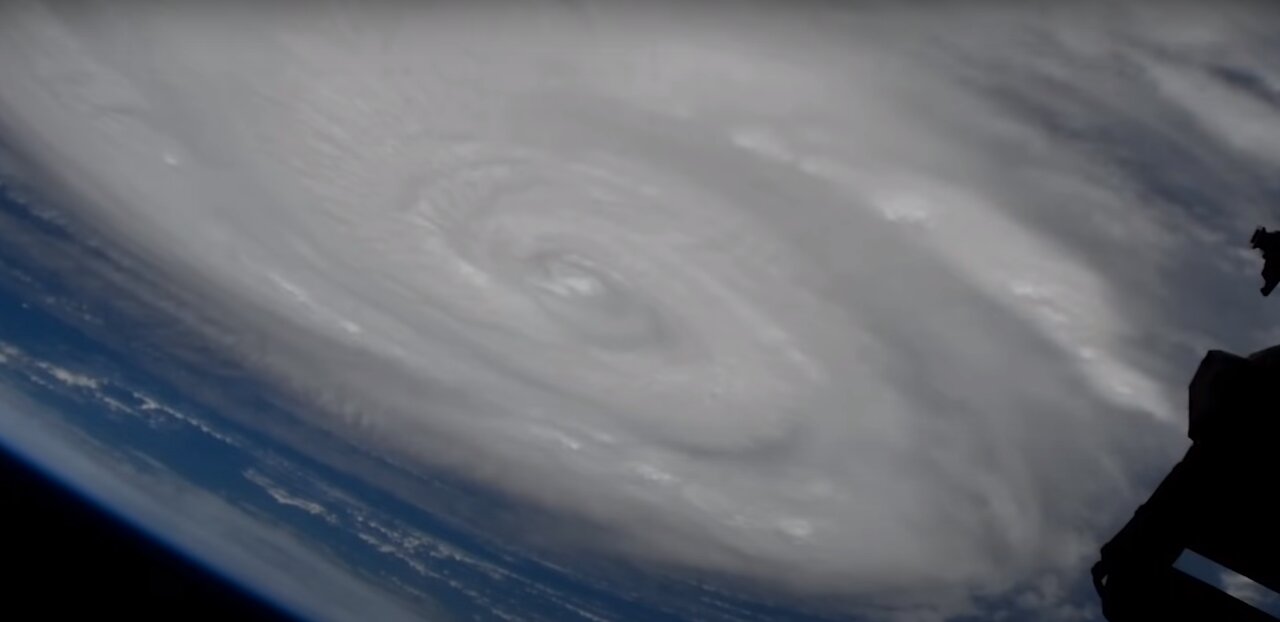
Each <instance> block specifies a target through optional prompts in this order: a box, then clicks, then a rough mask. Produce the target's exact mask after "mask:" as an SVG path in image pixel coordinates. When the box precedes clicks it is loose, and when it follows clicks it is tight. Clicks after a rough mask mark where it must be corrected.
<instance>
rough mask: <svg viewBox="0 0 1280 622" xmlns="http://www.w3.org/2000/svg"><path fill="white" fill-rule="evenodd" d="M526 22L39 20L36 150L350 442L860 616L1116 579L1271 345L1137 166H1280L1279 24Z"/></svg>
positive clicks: (1171, 17)
mask: <svg viewBox="0 0 1280 622" xmlns="http://www.w3.org/2000/svg"><path fill="white" fill-rule="evenodd" d="M512 4H513V5H515V4H519V5H520V6H518V7H517V6H500V5H499V3H482V5H483V6H475V7H473V8H464V7H466V6H467V3H452V4H450V5H446V6H438V7H431V8H428V7H427V6H426V5H423V6H417V5H416V4H414V3H402V4H393V3H387V4H383V5H376V6H374V7H368V6H364V7H361V6H357V5H359V3H351V5H350V6H348V5H347V4H345V3H341V2H338V3H329V4H326V5H325V8H323V9H319V8H316V9H312V8H308V9H306V10H303V9H301V8H297V7H294V8H290V7H291V5H290V4H289V3H276V4H272V5H271V8H269V9H264V8H261V7H258V8H249V7H248V6H247V5H246V6H240V5H239V4H237V3H218V4H217V8H213V7H214V5H208V6H206V5H204V4H197V3H191V4H190V5H185V4H178V5H172V3H170V4H163V5H162V3H157V4H155V5H152V4H150V3H145V2H126V3H104V4H103V5H102V6H99V5H98V4H97V3H86V4H84V5H78V6H77V8H74V9H67V8H65V7H63V6H62V5H59V4H58V3H50V6H43V5H40V4H31V3H23V2H10V3H5V4H4V5H3V7H2V8H0V123H3V124H4V126H5V130H6V132H7V133H9V134H11V135H13V136H17V137H20V139H21V140H20V142H18V144H15V145H12V146H11V147H12V148H13V151H14V152H15V153H17V154H18V155H19V156H21V158H22V159H23V160H24V161H25V162H28V163H33V164H31V166H32V167H34V168H38V169H40V170H41V171H42V172H43V173H45V174H47V175H50V176H53V177H56V178H58V179H59V181H60V183H61V184H62V185H63V186H64V187H65V188H66V189H67V192H68V193H69V194H70V195H71V196H72V197H73V199H74V200H71V201H68V202H67V204H68V205H69V206H71V207H69V208H68V209H67V210H66V211H67V213H66V214H65V218H66V219H67V220H68V221H69V222H71V223H73V224H74V225H75V226H77V227H79V228H81V229H82V230H84V231H87V232H92V234H93V236H94V239H96V240H97V245H98V246H99V247H100V248H101V249H103V250H105V252H107V253H109V254H118V255H119V256H122V257H124V256H127V257H130V258H131V260H132V261H134V262H135V264H134V265H137V266H141V268H140V270H142V272H144V273H146V274H148V280H147V281H146V282H143V281H141V280H138V281H136V282H134V283H133V285H131V286H130V287H132V288H134V289H135V291H134V293H135V294H138V295H144V296H150V297H153V298H154V299H155V300H156V301H157V304H165V305H168V306H166V307H165V308H168V309H171V310H173V312H174V314H175V315H181V316H183V317H185V318H187V319H186V320H184V321H189V322H191V324H192V326H195V327H198V328H199V329H200V330H204V331H206V332H207V333H208V336H209V338H210V339H211V340H212V341H213V342H216V343H221V344H224V346H223V347H224V348H225V349H226V354H227V355H229V356H231V357H234V358H236V359H237V360H238V361H240V363H241V364H243V365H244V366H245V367H246V368H247V369H250V370H253V372H254V373H256V374H259V375H260V376H261V377H262V378H264V379H267V380H268V381H269V382H271V383H273V384H275V385H276V386H278V387H279V388H280V389H281V390H282V391H287V392H290V393H291V394H294V395H296V396H299V398H300V399H305V400H309V401H310V403H311V405H312V407H313V408H310V409H308V412H306V413H301V414H300V416H302V417H305V418H307V420H308V421H309V422H310V423H313V424H314V425H316V426H318V427H320V428H322V429H325V430H327V431H329V432H332V433H334V434H336V435H339V436H342V437H344V438H348V439H350V440H351V442H352V443H353V444H355V445H357V446H360V447H362V448H365V449H367V450H369V451H371V452H373V453H377V454H380V455H384V456H386V457H387V458H388V459H389V460H392V461H394V462H395V463H396V464H398V465H401V466H404V467H406V468H409V469H411V470H412V469H422V470H444V471H446V472H450V473H455V474H457V475H459V476H461V477H463V478H464V479H467V480H468V481H472V482H474V483H476V484H479V485H481V486H485V487H488V488H492V489H494V490H498V491H501V492H502V493H503V494H507V495H512V496H513V497H514V498H517V499H520V500H521V501H523V502H527V503H530V504H532V505H535V506H537V507H539V508H541V509H543V510H546V511H548V512H551V513H554V514H559V515H563V516H565V517H567V518H570V519H572V520H581V521H586V522H588V523H590V524H592V525H594V526H596V527H597V528H598V529H597V530H594V531H591V533H592V534H593V535H591V536H582V537H581V538H578V539H576V540H575V538H574V537H572V536H567V535H564V534H559V535H557V536H555V538H554V539H555V540H556V541H557V542H559V544H558V546H566V547H573V548H581V549H585V550H589V551H593V552H595V553H598V554H602V555H605V556H622V557H625V558H629V559H634V560H640V561H642V562H645V563H652V564H658V565H661V566H662V567H664V568H669V569H689V570H691V571H696V572H699V573H703V575H704V576H712V577H715V576H720V577H729V578H731V579H734V580H747V581H754V582H760V583H762V584H765V585H768V586H770V589H774V590H777V591H779V592H780V593H784V594H791V595H800V596H826V597H830V598H831V599H834V601H833V602H835V601H840V602H843V600H848V601H849V602H854V601H859V602H871V603H880V604H886V603H887V604H889V605H891V606H898V605H901V606H904V607H906V606H909V607H932V608H934V609H935V610H937V611H942V612H947V611H952V610H954V611H962V610H963V609H964V606H965V605H964V604H963V603H965V602H967V600H966V598H967V597H969V596H974V595H990V594H998V593H1001V592H1002V591H1004V590H1009V589H1013V588H1015V587H1018V586H1024V587H1025V585H1026V584H1027V583H1028V582H1032V581H1037V580H1040V579H1041V578H1051V577H1055V576H1059V573H1066V572H1073V571H1078V569H1079V568H1080V567H1081V564H1083V563H1084V562H1085V561H1086V560H1087V559H1088V556H1089V555H1090V551H1091V549H1092V547H1094V546H1095V545H1096V544H1097V542H1098V540H1099V538H1100V537H1101V535H1102V533H1103V531H1104V529H1105V528H1107V527H1109V526H1113V525H1114V524H1115V523H1114V521H1115V520H1116V519H1117V518H1118V517H1119V516H1120V515H1121V514H1122V513H1123V512H1121V511H1120V510H1116V511H1114V512H1112V511H1110V510H1107V511H1104V512H1102V513H1098V512H1097V509H1098V507H1100V506H1099V504H1100V503H1101V504H1102V506H1101V507H1109V506H1110V504H1114V503H1116V500H1117V499H1118V500H1120V501H1121V502H1127V501H1131V500H1133V499H1135V498H1136V495H1137V492H1138V490H1140V489H1141V487H1142V486H1145V485H1148V484H1149V483H1150V482H1149V480H1144V479H1143V478H1144V477H1148V476H1149V471H1147V470H1146V469H1148V468H1149V467H1152V466H1153V465H1159V464H1162V462H1161V461H1162V460H1164V459H1166V458H1167V457H1168V456H1169V455H1172V453H1173V452H1174V451H1175V450H1176V447H1177V443H1178V441H1177V438H1178V433H1179V429H1178V427H1179V425H1180V424H1179V419H1178V416H1179V404H1180V403H1181V402H1180V399H1181V397H1180V393H1179V391H1180V387H1181V385H1182V383H1183V382H1184V381H1185V378H1184V376H1185V374H1184V372H1185V370H1186V368H1185V367H1179V366H1178V365H1179V364H1185V363H1186V362H1187V361H1188V360H1193V359H1194V356H1195V355H1196V354H1195V353H1196V351H1197V350H1196V349H1197V348H1198V347H1199V346H1201V345H1203V344H1204V343H1205V342H1206V341H1207V340H1212V339H1231V338H1237V339H1238V338H1243V337H1242V336H1241V335H1242V334H1241V333H1240V332H1238V331H1240V330H1247V329H1249V328H1250V327H1253V326H1258V325H1259V323H1258V322H1259V321H1258V320H1256V319H1251V318H1244V319H1243V320H1241V321H1238V322H1236V323H1235V324H1234V327H1227V326H1226V325H1225V324H1218V323H1215V321H1214V320H1211V319H1205V316H1204V315H1202V314H1197V313H1196V312H1195V310H1196V309H1198V308H1200V307H1196V306H1195V305H1197V304H1199V305H1203V304H1207V303H1205V302H1200V303H1189V304H1190V305H1191V306H1190V307H1188V309H1189V310H1187V311H1186V312H1185V313H1183V312H1179V313H1171V312H1166V311H1162V310H1160V306H1159V305H1160V304H1162V303H1164V302H1166V300H1165V299H1164V298H1163V296H1164V295H1165V294H1164V293H1161V292H1162V290H1161V289H1160V285H1159V284H1157V283H1153V282H1152V281H1153V279H1152V278H1151V277H1152V276H1155V275H1159V274H1164V273H1165V271H1167V270H1172V269H1174V268H1176V267H1177V266H1178V265H1180V264H1179V263H1178V261H1179V260H1180V259H1179V258H1181V257H1182V256H1184V255H1185V254H1188V253H1190V252H1191V251H1193V250H1196V249H1198V248H1200V247H1199V246H1197V245H1198V244H1208V243H1209V241H1213V240H1215V239H1220V238H1221V234H1220V233H1218V232H1219V231H1221V230H1226V229H1230V228H1231V227H1234V226H1236V225H1237V223H1236V222H1234V221H1231V220H1229V219H1227V218H1226V217H1221V219H1220V220H1218V221H1216V222H1213V223H1209V224H1206V223H1205V222H1204V221H1202V220H1197V219H1196V216H1195V215H1194V214H1192V213H1189V212H1187V211H1185V210H1182V206H1181V205H1179V203H1178V199H1177V197H1171V196H1169V195H1160V194H1159V193H1158V192H1155V191H1153V190H1152V189H1151V187H1152V186H1153V185H1156V183H1157V182H1154V181H1152V179H1154V177H1155V176H1158V175H1159V174H1158V173H1151V172H1149V171H1148V172H1141V171H1137V170H1136V169H1134V168H1132V167H1128V168H1126V165H1125V164H1124V163H1125V160H1124V159H1123V158H1121V157H1120V156H1118V155H1115V154H1116V153H1118V152H1121V151H1124V150H1125V149H1126V147H1125V146H1124V145H1119V144H1115V143H1106V142H1105V140H1106V138H1105V137H1106V136H1111V135H1114V134H1115V132H1113V133H1112V134H1107V132H1106V131H1105V130H1106V128H1107V127H1111V128H1122V129H1124V131H1127V132H1129V134H1130V135H1131V136H1132V140H1133V141H1134V142H1133V143H1131V144H1140V145H1145V146H1150V145H1164V148H1163V151H1161V153H1165V154H1177V153H1183V152H1185V151H1186V150H1188V149H1191V147H1189V146H1188V145H1187V144H1185V143H1183V142H1181V140H1182V139H1181V138H1179V137H1178V136H1171V135H1170V132H1174V131H1173V130H1168V129H1167V127H1169V126H1173V125H1176V123H1177V122H1179V120H1181V122H1182V123H1183V124H1184V125H1185V126H1192V125H1194V127H1196V128H1199V129H1197V130H1196V131H1198V132H1201V134H1200V135H1198V136H1199V138H1198V140H1199V141H1201V142H1200V144H1199V145H1197V146H1196V147H1194V148H1195V149H1204V150H1210V149H1218V150H1220V152H1221V153H1227V152H1229V153H1231V154H1236V155H1233V156H1232V157H1240V158H1253V159H1250V160H1248V161H1247V164H1246V165H1245V166H1255V167H1257V166H1262V165H1261V164H1259V162H1262V161H1263V160H1264V159H1265V156H1267V155H1269V154H1275V153H1278V152H1277V151H1275V150H1274V149H1275V147H1276V145H1280V141H1276V140H1273V139H1274V138H1275V136H1274V132H1271V135H1270V136H1266V135H1262V134H1266V132H1263V133H1262V134H1250V133H1247V132H1240V131H1238V127H1239V126H1238V124H1237V120H1238V118H1239V115H1237V116H1236V117H1230V115H1231V111H1245V112H1240V115H1244V114H1246V112H1247V113H1248V114H1254V115H1257V118H1271V117H1270V116H1268V115H1273V114H1274V111H1272V110H1263V109H1262V108H1259V107H1258V106H1254V105H1253V101H1252V100H1249V99H1248V98H1247V97H1246V96H1245V95H1241V94H1240V93H1238V92H1235V91H1233V90H1230V89H1228V88H1227V87H1226V86H1221V85H1218V86H1217V87H1214V88H1217V89H1218V90H1217V91H1212V90H1210V91H1205V90H1204V89H1201V90H1197V88H1196V85H1198V84H1208V83H1209V82H1208V80H1209V79H1208V78H1206V77H1204V74H1203V71H1202V67H1203V66H1204V65H1205V64H1208V61H1207V60H1205V59H1210V58H1213V59H1216V58H1226V59H1231V60H1232V62H1245V61H1244V60H1241V59H1244V58H1246V57H1247V55H1246V54H1245V53H1244V52H1247V51H1249V50H1248V48H1247V46H1248V45H1250V42H1251V41H1252V39H1250V38H1249V36H1250V33H1251V32H1252V31H1251V30H1249V27H1248V26H1247V24H1248V23H1250V22H1251V20H1254V21H1256V20H1257V19H1259V16H1258V15H1256V14H1254V13H1250V12H1248V11H1246V10H1245V9H1241V10H1240V11H1238V12H1233V11H1225V10H1224V11H1222V12H1220V13H1217V14H1215V15H1214V18H1213V19H1208V18H1207V17H1205V16H1204V15H1201V14H1198V13H1195V12H1193V11H1191V10H1190V9H1188V10H1186V11H1184V12H1183V13H1185V14H1183V13H1178V12H1176V11H1175V12H1172V13H1170V14H1163V15H1162V16H1160V17H1156V16H1153V15H1152V14H1151V13H1150V12H1148V11H1147V10H1145V9H1141V8H1140V7H1137V6H1126V5H1123V4H1117V5H1111V6H1109V7H1108V8H1105V9H1103V8H1101V7H1096V8H1086V7H1079V8H1077V9H1074V10H1073V12H1071V13H1064V14H1061V15H1056V14H1041V13H1032V12H1030V11H1027V12H1017V11H1012V10H1004V9H997V8H994V7H993V8H990V9H988V10H987V11H986V12H985V13H982V14H946V13H933V12H913V11H907V10H904V9H889V8H884V7H879V6H876V5H872V4H864V5H858V4H856V3H855V6H854V7H853V8H849V9H838V8H836V7H834V6H825V5H817V4H802V5H801V6H797V7H794V8H792V9H788V10H787V11H783V10H781V8H778V7H766V6H759V7H746V6H743V7H739V8H737V9H735V10H729V7H723V8H719V9H717V8H713V7H714V5H712V6H707V7H702V8H696V9H695V8H678V7H676V6H674V5H671V6H668V5H661V6H650V8H648V9H641V8H638V7H632V6H625V5H622V6H611V5H609V4H608V3H584V4H583V5H582V6H577V5H576V3H574V4H554V3H534V4H532V5H530V4H528V3H512ZM635 4H639V3H635ZM1161 20H1163V21H1161ZM1253 69H1254V70H1257V71H1262V70H1261V69H1257V68H1253ZM1126 72H1130V73H1126ZM1134 75H1136V76H1138V77H1137V78H1133V77H1132V76H1134ZM1277 84H1280V83H1277ZM1055 88H1056V89H1059V91H1056V92H1055V91H1053V90H1052V89H1055ZM1205 92H1211V93H1216V94H1217V96H1218V97H1219V98H1220V99H1221V100H1222V101H1223V102H1226V103H1224V104H1222V105H1221V106H1218V107H1208V106H1206V105H1204V103H1203V101H1202V100H1201V99H1200V95H1201V94H1202V93H1205ZM1130 103H1133V104H1136V105H1137V106H1138V107H1141V108H1143V109H1144V110H1145V112H1144V113H1143V114H1144V115H1149V116H1148V117H1147V120H1146V122H1145V124H1144V123H1142V122H1139V121H1136V120H1135V119H1133V118H1132V117H1130V116H1128V113H1127V112H1126V110H1127V109H1128V105H1129V104H1130ZM1232 106H1234V107H1232ZM1251 106H1252V107H1251ZM1228 117H1230V118H1228ZM1187 119H1192V120H1194V123H1193V122H1191V121H1187ZM1272 120H1274V119H1272ZM1166 122H1167V125H1166ZM1107 124H1110V125H1107ZM1272 127H1276V126H1275V125H1273V126H1272ZM1100 128H1101V129H1100ZM1267 131H1270V130H1267ZM1174 133H1176V132H1174ZM1162 141H1163V142H1162ZM1180 150H1182V151H1180ZM1269 150H1270V151H1269ZM1242 153H1243V154H1244V155H1239V154H1242ZM1133 157H1134V158H1141V157H1144V156H1143V154H1141V153H1139V154H1136V155H1134V156H1133ZM1168 157H1171V158H1172V157H1174V156H1168ZM1166 173H1167V172H1166ZM1186 174H1189V175H1195V174H1198V173H1195V172H1188V173H1186ZM1205 174H1206V175H1208V173H1205ZM1228 181H1230V180H1228ZM1228 181H1224V182H1222V183H1224V184H1226V183H1228ZM1239 183H1241V184H1245V183H1246V182H1243V181H1242V182H1239ZM1244 191H1245V190H1241V192H1244ZM1247 216H1249V214H1243V217H1247ZM1215 236H1218V237H1217V238H1215ZM1224 261H1228V260H1224ZM1229 261H1236V263H1231V264H1230V265H1225V266H1221V267H1214V268H1212V269H1213V270H1221V271H1223V272H1225V273H1229V274H1232V275H1238V274H1242V273H1243V270H1244V269H1245V265H1244V264H1243V263H1242V261H1243V260H1241V259H1239V258H1229ZM1203 270H1210V268H1203ZM1214 274H1219V273H1218V272H1215V273H1214ZM1243 289H1244V290H1248V288H1247V287H1244V288H1243ZM1165 291H1166V292H1167V290H1165ZM1237 319H1239V318H1237ZM1231 331H1237V332H1231ZM1140 346H1152V347H1151V348H1149V349H1148V348H1144V347H1140ZM1150 352H1165V353H1170V356H1168V357H1166V358H1157V357H1156V356H1154V355H1151V354H1149V353H1150ZM1152 439H1158V440H1152ZM599 534H604V535H599ZM582 540H587V541H582ZM1046 580H1047V579H1046ZM1046 598H1047V597H1046Z"/></svg>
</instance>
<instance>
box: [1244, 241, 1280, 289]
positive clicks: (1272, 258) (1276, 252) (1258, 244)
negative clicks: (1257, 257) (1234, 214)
mask: <svg viewBox="0 0 1280 622" xmlns="http://www.w3.org/2000/svg"><path fill="white" fill-rule="evenodd" d="M1249 244H1250V245H1251V246H1253V248H1255V249H1257V250H1260V251H1262V261H1263V264H1262V290H1261V291H1262V295H1263V296H1270V295H1271V291H1272V290H1274V289H1275V288H1276V285H1280V231H1267V230H1266V229H1264V228H1263V227H1258V228H1257V229H1255V230H1254V232H1253V237H1252V238H1250V239H1249Z"/></svg>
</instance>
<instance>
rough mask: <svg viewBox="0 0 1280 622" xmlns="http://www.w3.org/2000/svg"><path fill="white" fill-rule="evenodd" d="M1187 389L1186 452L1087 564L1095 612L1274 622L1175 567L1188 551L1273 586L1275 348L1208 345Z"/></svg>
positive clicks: (1279, 428)
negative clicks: (1096, 599)
mask: <svg viewBox="0 0 1280 622" xmlns="http://www.w3.org/2000/svg"><path fill="white" fill-rule="evenodd" d="M1268 235H1275V234H1268ZM1256 238H1257V234H1255V246H1256V245H1257V240H1256ZM1268 243H1270V242H1268ZM1272 257H1273V258H1275V259H1274V261H1276V262H1280V256H1277V254H1273V255H1272ZM1271 261H1272V259H1268V262H1269V264H1268V265H1270V262H1271ZM1274 269H1280V268H1273V270H1274ZM1264 273H1265V272H1264ZM1269 282H1270V281H1269ZM1273 286H1274V285H1273ZM1263 293H1264V294H1265V293H1267V290H1266V289H1265V288H1264V291H1263ZM1189 393H1190V395H1189V398H1190V404H1189V413H1188V414H1189V426H1188V436H1189V437H1190V438H1191V440H1192V445H1191V448H1190V449H1188V450H1187V453H1186V455H1185V456H1184V457H1183V459H1182V461H1181V462H1179V463H1178V464H1177V465H1176V466H1174V467H1173V470H1172V471H1170V472H1169V475H1168V476H1166V477H1165V478H1164V480H1163V481H1162V482H1161V483H1160V485H1159V487H1157V488H1156V490H1155V492H1153V493H1152V494H1151V497H1150V499H1148V500H1147V502H1146V503H1144V504H1142V506H1140V507H1139V508H1138V510H1137V511H1136V512H1135V513H1134V515H1133V517H1132V518H1131V519H1130V520H1129V522H1128V523H1127V524H1126V525H1125V526H1124V527H1123V528H1122V529H1121V530H1120V532H1119V533H1117V534H1116V536H1115V537H1114V538H1112V539H1111V541H1110V542H1107V543H1106V545H1104V546H1103V547H1102V556H1101V561H1099V562H1098V563H1097V564H1096V565H1095V566H1094V567H1093V581H1094V587H1095V588H1096V589H1097V591H1098V595H1099V596H1100V597H1101V599H1102V607H1103V614H1104V615H1105V616H1106V617H1107V619H1108V620H1110V621H1111V622H1131V621H1134V622H1156V621H1160V620H1174V621H1181V620H1187V621H1189V622H1195V621H1200V620H1204V621H1206V622H1218V621H1223V622H1229V621H1234V620H1240V621H1245V622H1252V621H1254V620H1257V621H1260V622H1261V621H1269V622H1274V621H1275V620H1276V618H1273V617H1272V616H1270V615H1268V614H1267V613H1265V612H1263V611H1261V610H1259V609H1255V608H1254V607H1252V606H1250V605H1249V604H1246V603H1245V602H1244V601H1242V600H1239V599H1237V598H1235V597H1233V596H1231V595H1229V594H1227V593H1226V592H1224V591H1221V590H1219V589H1218V588H1217V587H1214V586H1212V585H1210V584H1209V583H1206V582H1203V581H1201V580H1200V579H1197V578H1194V577H1192V576H1190V575H1189V574H1186V573H1184V572H1183V571H1182V570H1179V569H1177V568H1175V567H1174V563H1175V561H1177V560H1178V558H1179V557H1180V556H1181V555H1183V553H1184V552H1191V553H1194V554H1197V555H1198V556H1199V557H1200V558H1204V559H1207V560H1210V561H1212V562H1215V563H1216V564H1218V565H1219V566H1221V567H1223V568H1225V569H1227V570H1229V571H1234V572H1235V573H1237V574H1239V575H1243V576H1244V577H1247V578H1249V579H1252V580H1253V581H1254V582H1256V583H1258V584H1260V585H1261V586H1263V587H1266V588H1269V589H1271V590H1273V591H1277V592H1280V568H1278V567H1277V566H1278V565H1280V564H1278V562H1280V499H1277V498H1276V492H1277V488H1276V485H1275V482H1276V475H1277V474H1278V473H1280V468H1278V467H1280V346H1275V347H1272V348H1268V349H1266V350H1262V351H1260V352H1256V353H1254V354H1252V355H1250V356H1248V357H1241V356H1237V355H1234V354H1230V353H1228V352H1223V351H1221V350H1212V351H1210V352H1209V353H1208V354H1207V355H1205V357H1204V359H1203V360H1202V361H1201V362H1200V367H1199V368H1198V369H1197V370H1196V373H1195V375H1194V377H1193V378H1192V380H1191V384H1190V387H1189Z"/></svg>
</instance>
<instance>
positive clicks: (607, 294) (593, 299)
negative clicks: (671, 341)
mask: <svg viewBox="0 0 1280 622" xmlns="http://www.w3.org/2000/svg"><path fill="white" fill-rule="evenodd" d="M528 269H529V271H530V274H529V275H528V277H527V285H528V286H529V287H530V288H531V290H532V295H533V297H534V299H535V300H536V301H537V304H538V306H539V307H540V308H541V309H542V311H543V312H544V313H545V314H546V315H547V316H548V317H549V318H551V320H552V321H554V322H555V323H556V324H557V325H558V326H559V327H560V328H561V330H562V331H564V332H565V333H566V334H568V335H570V336H572V337H575V338H578V339H582V340H584V341H586V342H587V343H589V344H590V345H593V346H597V347H603V348H609V349H611V350H616V349H639V348H643V347H645V346H655V345H659V344H660V343H661V342H662V341H663V334H662V333H663V327H662V322H661V319H660V316H659V313H658V312H657V311H656V310H655V309H654V308H653V307H652V306H650V305H649V304H648V303H647V302H646V301H645V300H643V299H642V298H641V297H639V296H638V295H637V294H636V293H633V292H632V291H630V289H629V287H630V285H629V284H628V283H627V282H625V280H623V279H621V278H619V277H618V276H615V275H611V274H608V273H607V272H604V271H601V270H600V269H598V268H596V267H594V266H593V265H592V264H591V262H590V261H589V260H587V259H585V258H582V257H578V256H574V255H564V254H545V255H542V256H537V257H534V258H533V259H532V261H531V264H530V265H529V266H528Z"/></svg>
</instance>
